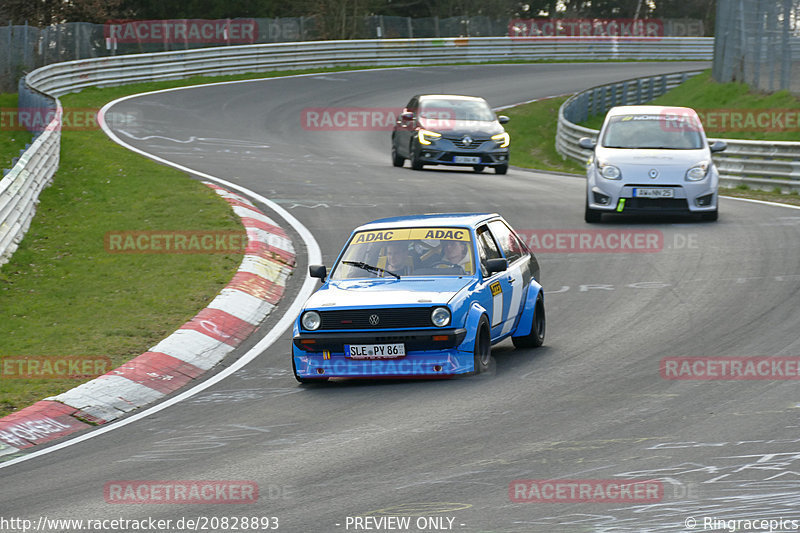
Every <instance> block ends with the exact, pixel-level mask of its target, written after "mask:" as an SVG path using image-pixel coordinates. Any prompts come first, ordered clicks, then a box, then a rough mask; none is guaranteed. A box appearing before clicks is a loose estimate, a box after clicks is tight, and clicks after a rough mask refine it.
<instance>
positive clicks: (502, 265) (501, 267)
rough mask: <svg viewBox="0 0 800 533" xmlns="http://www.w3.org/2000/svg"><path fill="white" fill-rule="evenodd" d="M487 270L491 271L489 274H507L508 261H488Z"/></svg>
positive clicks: (500, 259) (498, 259)
mask: <svg viewBox="0 0 800 533" xmlns="http://www.w3.org/2000/svg"><path fill="white" fill-rule="evenodd" d="M486 270H488V271H489V274H495V273H497V272H505V271H506V270H508V259H503V258H497V259H487V260H486Z"/></svg>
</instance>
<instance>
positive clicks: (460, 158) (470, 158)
mask: <svg viewBox="0 0 800 533" xmlns="http://www.w3.org/2000/svg"><path fill="white" fill-rule="evenodd" d="M480 162H481V158H480V157H477V156H474V155H454V156H453V163H465V164H467V165H477V164H479V163H480Z"/></svg>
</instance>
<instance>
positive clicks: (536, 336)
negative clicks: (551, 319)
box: [511, 292, 547, 348]
mask: <svg viewBox="0 0 800 533" xmlns="http://www.w3.org/2000/svg"><path fill="white" fill-rule="evenodd" d="M531 322H532V323H531V332H530V334H528V335H525V336H524V337H511V342H513V343H514V347H516V348H538V347H539V346H541V345H542V344H544V332H545V329H546V326H547V319H546V316H545V313H544V298H543V297H542V293H541V292H539V294H538V295H537V296H536V304H535V306H534V308H533V320H532V321H531Z"/></svg>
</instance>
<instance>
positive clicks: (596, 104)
mask: <svg viewBox="0 0 800 533" xmlns="http://www.w3.org/2000/svg"><path fill="white" fill-rule="evenodd" d="M700 72H702V71H690V72H678V73H675V74H666V75H662V76H651V77H646V78H637V79H633V80H626V81H621V82H616V83H610V84H608V85H601V86H598V87H593V88H591V89H588V90H586V91H582V92H579V93H576V94H574V95H573V96H571V97H570V98H569V99H567V101H566V102H564V103H563V104H562V105H561V107H560V108H559V110H558V126H557V130H556V150H557V151H558V153H560V154H561V156H562V157H563V158H564V159H566V158H568V157H569V158H570V159H574V160H576V161H578V162H581V163H583V162H585V161H587V160H588V159H589V157H590V156H591V152H590V151H589V150H586V149H583V148H581V147H580V146H578V140H579V139H580V138H581V137H590V138H592V139H596V138H597V135H598V133H599V131H598V130H595V129H591V128H586V127H583V126H579V125H578V124H577V123H578V122H583V121H585V120H586V119H587V118H589V117H590V116H594V115H598V114H603V113H605V112H607V111H608V110H609V109H610V108H611V107H613V106H616V105H636V104H643V103H646V102H648V101H650V100H652V99H654V98H657V97H658V96H661V95H662V94H664V93H665V92H666V91H668V90H669V89H671V88H673V87H676V86H678V85H680V84H681V83H683V82H684V81H686V80H687V79H689V78H690V77H692V76H696V75H697V74H700ZM709 140H710V141H711V142H713V141H724V142H726V143H727V144H728V148H727V149H726V150H725V151H724V152H717V153H715V154H714V156H713V159H714V163H715V164H716V166H717V169H718V170H719V174H720V184H721V185H722V186H723V187H736V186H738V185H747V186H748V187H750V188H753V189H762V190H773V189H775V188H779V189H781V190H782V191H784V192H787V191H795V190H796V191H800V142H789V141H750V140H742V139H717V138H711V139H709Z"/></svg>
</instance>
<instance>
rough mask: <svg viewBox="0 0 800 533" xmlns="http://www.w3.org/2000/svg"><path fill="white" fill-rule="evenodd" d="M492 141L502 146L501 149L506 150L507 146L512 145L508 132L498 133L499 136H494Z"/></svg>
mask: <svg viewBox="0 0 800 533" xmlns="http://www.w3.org/2000/svg"><path fill="white" fill-rule="evenodd" d="M492 140H493V141H494V142H496V143H497V144H499V145H500V148H505V147H506V146H508V145H509V143H511V136H509V135H508V132H505V131H504V132H503V133H498V134H497V135H492Z"/></svg>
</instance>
